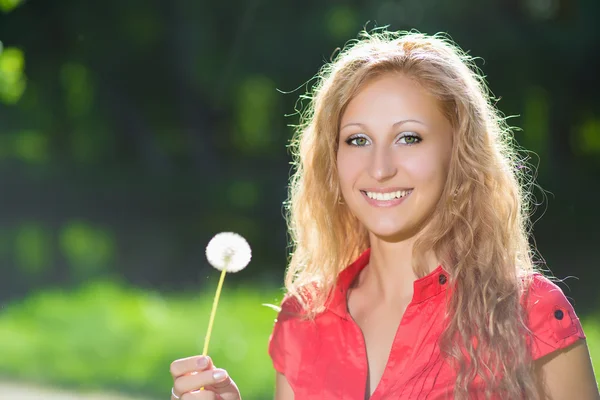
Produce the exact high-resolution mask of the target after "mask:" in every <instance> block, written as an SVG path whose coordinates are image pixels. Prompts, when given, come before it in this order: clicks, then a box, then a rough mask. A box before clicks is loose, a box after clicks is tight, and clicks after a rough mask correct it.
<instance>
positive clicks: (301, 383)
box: [269, 250, 585, 400]
mask: <svg viewBox="0 0 600 400" xmlns="http://www.w3.org/2000/svg"><path fill="white" fill-rule="evenodd" d="M369 254H370V251H369V250H367V251H365V252H364V253H363V254H362V255H361V256H360V257H359V258H358V259H357V260H356V261H355V262H354V263H352V264H351V265H350V266H349V267H348V268H346V269H344V270H343V271H342V272H341V273H340V275H339V278H338V283H337V286H336V290H335V293H334V295H333V296H332V298H331V301H330V302H329V303H328V305H327V307H326V310H325V311H324V312H323V313H321V314H319V315H318V316H317V317H316V318H315V319H314V321H307V320H303V319H300V318H299V317H298V313H299V312H301V310H300V308H299V305H298V303H297V302H296V301H294V300H293V299H292V298H286V299H284V301H283V303H282V309H281V312H280V313H279V315H278V318H277V321H276V322H275V327H274V330H273V334H272V335H271V338H270V342H269V354H270V356H271V358H272V360H273V365H274V367H275V369H276V370H277V371H278V372H280V373H282V374H283V375H285V377H286V378H287V380H288V382H289V384H290V386H291V387H292V389H293V391H294V393H295V400H307V399H311V400H312V399H319V400H328V399H336V400H337V399H344V400H364V398H365V390H366V382H367V371H368V366H367V355H366V348H365V343H364V339H363V335H362V331H361V330H360V328H359V326H358V325H357V324H356V323H355V322H354V320H353V319H352V317H351V316H350V314H349V313H348V309H347V305H346V304H347V303H346V298H347V297H346V294H347V291H348V288H349V286H350V285H351V283H352V282H353V281H354V279H355V278H356V276H357V275H358V273H359V272H360V271H361V270H362V269H363V268H364V267H365V266H366V265H367V264H368V262H369ZM447 276H448V274H447V272H446V271H445V270H444V269H443V268H442V267H441V266H439V267H438V268H436V269H435V270H434V271H432V272H431V273H429V274H428V275H427V276H425V277H423V278H420V279H417V280H416V281H415V282H414V284H413V286H414V294H413V298H412V301H411V302H410V304H409V305H408V307H407V308H406V311H405V312H404V315H403V317H402V320H401V322H400V325H399V327H398V330H397V332H396V336H395V338H394V342H393V345H392V350H391V353H390V355H389V359H388V362H387V364H386V367H385V371H384V373H383V376H382V377H381V381H380V382H379V384H378V386H377V388H376V389H375V391H374V393H373V395H372V396H371V397H370V399H371V400H384V399H446V398H452V393H453V390H454V382H455V381H456V374H455V372H454V370H453V369H452V368H451V366H450V365H449V364H448V363H446V362H445V361H444V359H443V357H442V354H441V351H440V349H439V347H438V345H437V340H438V338H439V336H440V334H441V333H442V330H443V328H444V323H443V322H444V314H445V304H446V300H447V299H446V296H445V295H444V294H445V293H446V290H447V287H448V283H447V281H448V279H447ZM448 293H449V292H448ZM526 307H527V311H528V314H529V329H531V331H532V332H533V334H534V335H533V337H534V341H533V343H531V352H532V356H533V359H538V358H540V357H542V356H544V355H546V354H548V353H551V352H553V351H555V350H557V349H561V348H564V347H567V346H569V345H571V344H573V343H574V342H575V341H577V340H578V339H584V338H585V335H584V333H583V329H582V328H581V324H580V322H579V319H578V318H577V315H576V314H575V311H574V309H573V307H572V306H571V304H570V303H569V301H568V300H567V299H566V298H565V295H564V294H563V292H562V290H561V289H560V288H559V287H558V286H556V285H555V284H554V283H552V282H551V281H550V280H548V279H547V278H545V277H543V276H542V275H541V274H536V275H535V277H534V280H533V285H532V287H531V291H530V295H529V296H528V297H527V305H526ZM477 382H478V381H477V380H476V381H475V383H474V384H473V385H474V386H473V389H472V390H473V392H471V394H472V395H475V397H477V398H479V396H477V394H480V395H481V394H482V393H483V384H482V382H481V381H480V382H479V384H478V383H477ZM482 398H483V397H482Z"/></svg>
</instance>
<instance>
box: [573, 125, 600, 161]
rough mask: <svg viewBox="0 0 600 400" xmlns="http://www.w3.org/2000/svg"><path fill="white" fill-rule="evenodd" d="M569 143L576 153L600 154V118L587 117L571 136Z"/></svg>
mask: <svg viewBox="0 0 600 400" xmlns="http://www.w3.org/2000/svg"><path fill="white" fill-rule="evenodd" d="M571 145H572V147H573V150H575V152H576V153H579V154H586V155H590V156H592V155H596V156H597V155H600V118H598V117H590V118H587V119H586V120H585V121H584V122H583V124H582V126H581V127H580V128H579V129H577V130H576V131H575V133H574V135H573V136H572V138H571Z"/></svg>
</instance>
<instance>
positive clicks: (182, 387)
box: [173, 369, 232, 397]
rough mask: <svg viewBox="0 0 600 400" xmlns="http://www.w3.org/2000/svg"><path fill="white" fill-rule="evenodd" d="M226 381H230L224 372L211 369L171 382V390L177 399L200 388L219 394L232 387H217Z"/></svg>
mask: <svg viewBox="0 0 600 400" xmlns="http://www.w3.org/2000/svg"><path fill="white" fill-rule="evenodd" d="M226 380H230V379H229V376H228V375H227V372H226V371H225V370H222V369H212V370H208V371H202V372H198V373H191V374H188V375H183V376H180V377H179V378H177V379H175V381H174V382H173V388H174V393H175V394H176V395H177V396H179V397H182V396H181V395H182V394H185V393H188V392H193V391H196V390H200V389H201V388H206V389H207V390H211V391H213V392H216V393H219V394H220V393H221V392H225V391H227V390H226V387H227V386H232V385H231V384H226V385H223V386H219V384H223V383H224V381H226ZM213 388H214V389H213Z"/></svg>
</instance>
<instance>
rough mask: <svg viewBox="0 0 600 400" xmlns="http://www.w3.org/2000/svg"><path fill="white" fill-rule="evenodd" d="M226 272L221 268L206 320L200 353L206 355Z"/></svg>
mask: <svg viewBox="0 0 600 400" xmlns="http://www.w3.org/2000/svg"><path fill="white" fill-rule="evenodd" d="M226 273H227V268H223V271H222V272H221V279H219V285H218V286H217V293H216V294H215V299H214V301H213V306H212V311H211V312H210V319H209V320H208V330H207V332H206V337H205V339H204V350H202V355H203V356H206V355H208V343H209V342H210V335H211V332H212V328H213V323H214V321H215V315H216V314H217V305H218V304H219V297H221V289H222V288H223V281H225V274H226Z"/></svg>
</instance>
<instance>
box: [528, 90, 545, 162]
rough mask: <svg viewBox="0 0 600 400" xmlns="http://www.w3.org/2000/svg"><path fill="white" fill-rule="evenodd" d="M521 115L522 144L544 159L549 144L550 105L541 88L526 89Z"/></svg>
mask: <svg viewBox="0 0 600 400" xmlns="http://www.w3.org/2000/svg"><path fill="white" fill-rule="evenodd" d="M523 117H524V122H523V134H524V138H523V145H524V146H525V147H526V148H527V149H529V150H532V151H534V152H536V153H537V154H538V156H539V157H540V158H542V159H544V160H546V157H547V155H548V145H549V142H548V134H549V129H548V128H549V126H550V106H549V104H548V94H547V93H546V92H545V91H544V90H543V89H541V88H537V87H534V88H529V89H528V90H527V91H526V93H525V110H524V115H523ZM546 161H548V160H546ZM544 165H545V164H544Z"/></svg>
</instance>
